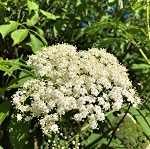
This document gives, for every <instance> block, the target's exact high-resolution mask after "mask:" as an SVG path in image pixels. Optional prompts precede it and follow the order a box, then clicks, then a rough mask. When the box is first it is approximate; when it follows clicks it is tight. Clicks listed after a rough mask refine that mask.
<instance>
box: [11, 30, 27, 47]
mask: <svg viewBox="0 0 150 149" xmlns="http://www.w3.org/2000/svg"><path fill="white" fill-rule="evenodd" d="M27 35H28V30H27V29H18V30H16V31H14V32H12V33H11V38H12V39H13V41H14V43H13V46H14V45H15V44H18V43H20V42H22V41H23V40H24V39H25V38H26V37H27Z"/></svg>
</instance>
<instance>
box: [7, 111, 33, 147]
mask: <svg viewBox="0 0 150 149" xmlns="http://www.w3.org/2000/svg"><path fill="white" fill-rule="evenodd" d="M29 128H30V123H29V122H25V121H17V118H16V112H15V114H13V115H12V117H11V122H10V126H9V133H10V141H11V143H12V145H13V148H14V149H21V148H23V146H24V144H25V141H26V139H27V137H28V133H29Z"/></svg>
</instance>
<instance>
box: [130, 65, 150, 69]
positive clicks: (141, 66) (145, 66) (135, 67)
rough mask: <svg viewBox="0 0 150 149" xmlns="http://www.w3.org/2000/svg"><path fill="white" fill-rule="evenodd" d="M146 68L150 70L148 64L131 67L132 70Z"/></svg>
mask: <svg viewBox="0 0 150 149" xmlns="http://www.w3.org/2000/svg"><path fill="white" fill-rule="evenodd" d="M145 68H150V65H148V64H133V65H132V66H131V69H145Z"/></svg>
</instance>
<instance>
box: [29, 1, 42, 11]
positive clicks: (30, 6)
mask: <svg viewBox="0 0 150 149" xmlns="http://www.w3.org/2000/svg"><path fill="white" fill-rule="evenodd" d="M28 8H29V10H37V9H38V8H39V6H38V4H36V3H35V2H33V1H30V0H28Z"/></svg>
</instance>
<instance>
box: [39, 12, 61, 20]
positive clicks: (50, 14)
mask: <svg viewBox="0 0 150 149" xmlns="http://www.w3.org/2000/svg"><path fill="white" fill-rule="evenodd" d="M40 12H41V13H42V14H43V15H44V16H46V18H47V19H51V20H56V19H57V18H60V16H56V15H54V14H52V13H50V12H47V11H44V10H41V9H40Z"/></svg>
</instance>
